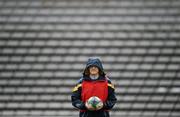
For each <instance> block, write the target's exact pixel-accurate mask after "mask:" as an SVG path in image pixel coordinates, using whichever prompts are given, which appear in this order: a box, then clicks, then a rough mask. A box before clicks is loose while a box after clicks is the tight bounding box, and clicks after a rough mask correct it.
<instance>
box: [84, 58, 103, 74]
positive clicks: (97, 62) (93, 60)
mask: <svg viewBox="0 0 180 117" xmlns="http://www.w3.org/2000/svg"><path fill="white" fill-rule="evenodd" d="M92 65H94V66H96V67H98V68H99V72H100V76H105V73H104V69H103V65H102V63H101V61H100V59H99V58H89V59H88V61H87V63H86V67H85V69H84V72H83V75H84V76H87V75H88V72H89V70H88V68H89V67H90V66H92Z"/></svg>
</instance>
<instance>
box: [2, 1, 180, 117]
mask: <svg viewBox="0 0 180 117" xmlns="http://www.w3.org/2000/svg"><path fill="white" fill-rule="evenodd" d="M179 11H180V1H178V0H171V1H170V0H163V1H160V0H159V1H157V0H151V1H144V0H133V1H132V0H121V1H118V0H113V1H106V0H101V1H90V0H76V1H73V0H69V1H65V0H46V1H43V0H31V1H27V0H18V1H14V0H7V1H0V116H2V117H7V116H8V117H19V116H28V117H39V116H43V117H46V116H48V117H50V116H51V117H54V116H58V117H68V116H78V110H77V109H75V108H73V107H72V105H71V102H70V94H71V90H72V88H73V87H74V85H75V84H76V82H77V80H78V79H79V77H80V76H81V73H82V70H83V68H84V67H85V63H86V61H87V59H88V57H91V56H98V57H101V58H102V60H103V63H104V68H105V71H106V72H107V74H108V75H109V76H110V77H111V79H112V82H113V83H114V84H115V87H116V93H117V98H118V103H117V104H116V105H115V107H114V109H113V110H112V111H111V115H112V117H134V116H136V117H169V116H171V117H178V116H179V115H180V100H179V99H180V95H179V93H180V88H179V86H180V80H179V77H180V72H179V69H180V66H179V63H180V41H179V38H180V28H179V27H180V17H179V14H180V12H179Z"/></svg>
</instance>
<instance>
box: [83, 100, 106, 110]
mask: <svg viewBox="0 0 180 117" xmlns="http://www.w3.org/2000/svg"><path fill="white" fill-rule="evenodd" d="M85 106H86V108H87V109H88V110H90V111H96V110H100V109H101V108H102V107H103V103H102V102H101V103H100V106H98V107H97V108H94V107H92V106H91V105H89V104H88V103H87V102H86V103H85Z"/></svg>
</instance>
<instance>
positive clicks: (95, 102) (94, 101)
mask: <svg viewBox="0 0 180 117" xmlns="http://www.w3.org/2000/svg"><path fill="white" fill-rule="evenodd" d="M87 103H88V105H90V106H91V107H93V108H94V109H96V110H98V109H100V108H102V106H103V102H102V101H101V99H100V98H98V97H97V96H92V97H90V98H89V99H88V101H87Z"/></svg>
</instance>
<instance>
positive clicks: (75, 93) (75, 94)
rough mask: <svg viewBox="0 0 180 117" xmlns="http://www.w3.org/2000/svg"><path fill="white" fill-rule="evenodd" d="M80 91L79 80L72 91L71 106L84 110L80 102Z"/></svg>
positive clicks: (83, 105)
mask: <svg viewBox="0 0 180 117" xmlns="http://www.w3.org/2000/svg"><path fill="white" fill-rule="evenodd" d="M81 90H82V80H81V79H80V80H79V82H78V83H77V84H76V86H75V87H74V88H73V90H72V94H71V102H72V105H73V106H74V107H76V108H77V109H80V110H86V107H85V104H84V102H82V101H81Z"/></svg>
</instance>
